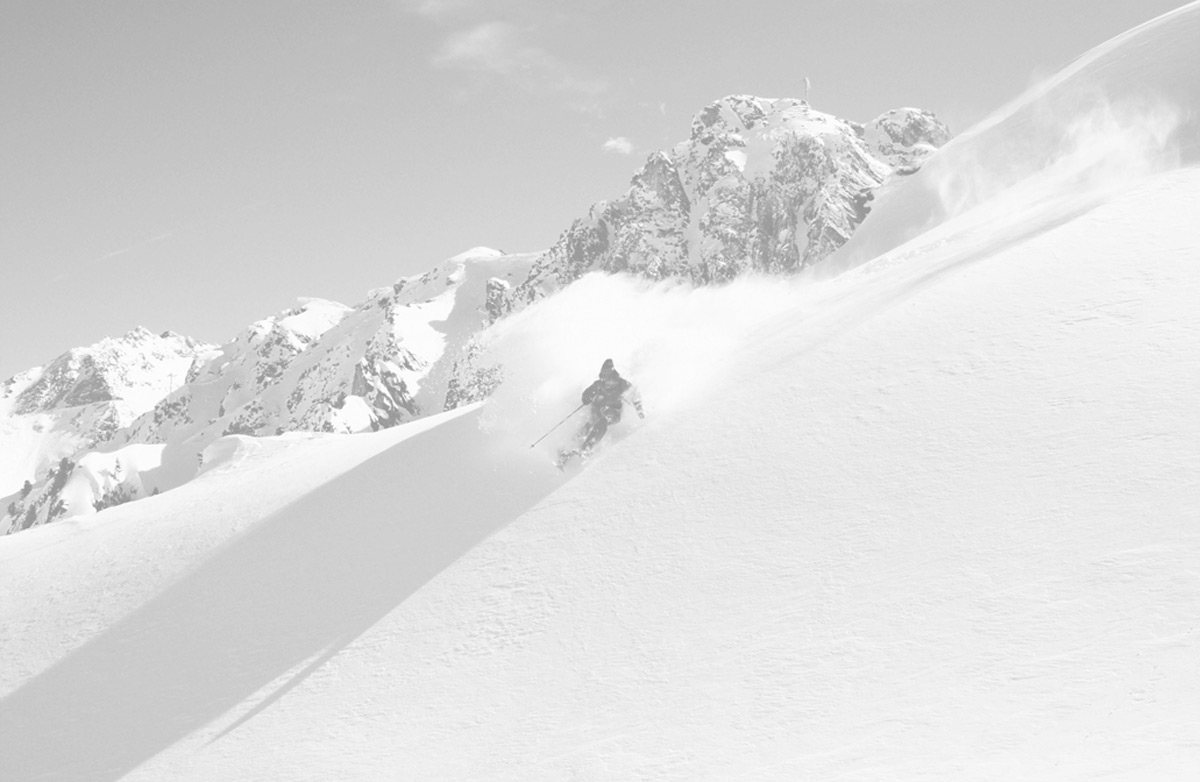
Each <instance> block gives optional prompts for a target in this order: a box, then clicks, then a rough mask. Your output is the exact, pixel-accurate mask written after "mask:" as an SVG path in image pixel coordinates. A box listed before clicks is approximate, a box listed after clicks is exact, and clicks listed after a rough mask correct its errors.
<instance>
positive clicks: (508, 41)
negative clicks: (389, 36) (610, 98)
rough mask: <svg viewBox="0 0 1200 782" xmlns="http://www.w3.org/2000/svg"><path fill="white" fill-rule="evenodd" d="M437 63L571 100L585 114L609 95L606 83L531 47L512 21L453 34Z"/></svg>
mask: <svg viewBox="0 0 1200 782" xmlns="http://www.w3.org/2000/svg"><path fill="white" fill-rule="evenodd" d="M433 64H434V65H435V66H437V67H440V68H451V69H456V70H462V71H468V72H472V73H476V74H481V75H486V76H491V77H495V78H500V79H502V80H504V81H506V82H508V83H509V84H512V85H513V86H515V87H517V88H519V89H522V90H524V91H526V92H530V93H535V94H536V93H550V94H557V95H562V96H566V97H568V98H570V100H569V101H568V105H570V106H571V107H572V108H576V109H578V110H582V111H589V110H594V106H593V105H592V104H591V103H589V101H594V99H595V98H598V97H599V96H600V95H602V94H604V93H605V92H607V91H608V84H607V82H605V81H603V80H602V79H591V78H586V77H583V76H580V75H577V74H576V73H575V72H574V70H573V69H572V68H571V66H570V65H568V64H567V63H566V62H564V61H563V60H561V59H560V58H558V57H555V56H554V55H553V54H551V53H550V52H548V51H546V50H545V49H542V48H539V47H537V46H534V45H532V44H530V43H528V42H527V41H526V40H525V39H524V36H523V35H522V33H521V31H520V30H518V29H517V28H516V27H515V26H514V25H512V24H509V23H507V22H486V23H484V24H479V25H476V26H474V27H471V28H468V29H465V30H459V31H457V32H454V33H451V34H450V36H449V37H447V38H446V40H445V41H444V42H443V43H442V46H441V48H440V49H439V50H438V51H437V53H436V54H435V55H434V57H433ZM581 99H582V100H581Z"/></svg>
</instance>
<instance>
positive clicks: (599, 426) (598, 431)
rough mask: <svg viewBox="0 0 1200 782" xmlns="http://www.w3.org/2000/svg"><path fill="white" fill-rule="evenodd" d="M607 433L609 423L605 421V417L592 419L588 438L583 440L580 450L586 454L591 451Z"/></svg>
mask: <svg viewBox="0 0 1200 782" xmlns="http://www.w3.org/2000/svg"><path fill="white" fill-rule="evenodd" d="M607 431H608V421H606V420H605V418H604V416H596V417H595V418H594V419H592V422H591V426H590V429H589V431H588V433H587V437H584V438H583V443H582V444H581V445H580V446H579V450H580V451H583V452H585V453H586V452H587V451H590V450H591V449H592V446H593V445H595V444H596V443H598V442H600V438H601V437H603V436H604V433H605V432H607Z"/></svg>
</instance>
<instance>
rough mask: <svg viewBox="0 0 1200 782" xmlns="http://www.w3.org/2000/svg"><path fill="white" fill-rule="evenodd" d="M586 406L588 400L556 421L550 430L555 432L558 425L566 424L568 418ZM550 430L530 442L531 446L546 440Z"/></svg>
mask: <svg viewBox="0 0 1200 782" xmlns="http://www.w3.org/2000/svg"><path fill="white" fill-rule="evenodd" d="M585 407H587V402H584V403H583V404H581V405H580V406H579V407H577V408H575V409H574V410H572V411H571V412H570V413H569V414H568V415H567V417H566V418H564V419H563V420H561V421H559V422H558V423H556V424H555V425H554V426H552V427H550V432H553V431H554V430H555V429H557V428H558V427H560V426H562V425H563V424H565V423H566V422H567V421H568V420H570V418H571V416H573V415H575V414H576V413H578V412H579V411H580V410H582V409H583V408H585ZM550 432H546V433H545V434H544V435H542V436H541V437H539V438H538V439H536V440H534V441H533V442H532V443H530V444H529V447H530V448H532V447H533V446H535V445H537V444H538V443H540V442H541V441H542V440H545V439H546V438H547V437H549V436H550Z"/></svg>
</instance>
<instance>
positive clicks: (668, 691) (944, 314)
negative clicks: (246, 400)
mask: <svg viewBox="0 0 1200 782" xmlns="http://www.w3.org/2000/svg"><path fill="white" fill-rule="evenodd" d="M1148 41H1149V42H1148ZM1197 52H1200V5H1197V4H1193V5H1191V6H1188V7H1186V8H1184V9H1181V11H1179V12H1176V13H1175V14H1173V15H1168V17H1164V18H1163V19H1161V20H1159V21H1158V22H1157V23H1155V24H1153V25H1149V26H1145V27H1143V28H1139V29H1138V30H1136V31H1133V32H1132V33H1130V34H1128V35H1126V36H1122V37H1121V38H1119V39H1116V40H1115V41H1114V42H1112V43H1110V44H1106V45H1105V46H1104V47H1100V49H1098V50H1097V51H1096V52H1095V53H1094V56H1090V57H1085V58H1081V60H1080V61H1079V62H1077V63H1076V65H1074V66H1072V69H1071V70H1070V71H1069V73H1068V74H1067V76H1064V77H1062V78H1057V79H1052V80H1051V82H1050V83H1049V85H1048V86H1046V87H1045V88H1044V89H1042V90H1040V91H1039V90H1034V91H1033V92H1032V93H1031V94H1030V95H1028V96H1026V97H1025V98H1024V99H1023V102H1018V103H1017V104H1014V105H1013V106H1010V107H1006V108H1005V109H1004V110H1003V111H1001V112H1000V113H999V114H998V115H997V118H996V119H995V120H994V121H992V122H990V123H985V124H984V126H983V127H981V128H980V129H978V130H977V131H975V132H968V133H967V134H964V136H963V137H961V138H960V139H958V140H956V141H955V142H954V143H953V144H951V145H950V146H948V147H947V148H946V149H945V150H943V151H942V152H940V153H938V156H935V157H934V158H933V159H931V161H930V163H929V164H928V165H927V166H926V168H925V169H924V170H923V171H922V172H920V173H919V174H918V175H916V176H914V177H910V178H907V179H905V180H902V181H899V182H898V183H897V184H896V186H895V187H894V189H893V190H891V192H888V193H884V194H883V195H882V196H881V197H880V198H879V199H878V200H877V202H876V205H875V211H874V212H873V213H872V215H871V217H870V218H869V219H868V221H867V222H866V223H864V225H863V227H862V229H861V231H860V233H859V234H858V235H856V238H855V239H854V240H853V241H852V242H851V244H850V245H848V246H847V247H846V248H845V250H844V252H843V253H842V254H840V255H839V256H837V257H835V258H834V264H833V266H836V267H837V268H839V269H841V270H843V273H842V274H840V275H837V276H828V275H825V276H822V275H811V276H808V277H803V278H799V279H790V280H762V279H745V280H741V281H738V282H736V283H734V284H732V285H729V286H727V287H723V288H705V289H700V290H691V289H688V288H685V287H682V286H679V285H671V284H657V285H656V284H651V283H647V282H644V281H640V280H633V279H627V278H622V277H604V276H593V277H588V278H585V279H583V280H582V281H580V282H578V283H576V284H574V285H572V286H570V287H568V288H567V289H566V290H564V291H563V292H561V293H560V294H558V295H556V296H554V297H552V298H550V299H548V300H546V301H544V302H542V303H540V304H538V305H536V306H534V307H531V308H529V309H528V310H526V311H524V312H522V313H520V314H519V315H518V316H516V317H514V318H511V319H509V320H507V321H505V322H504V323H503V325H502V326H501V328H499V329H497V330H496V331H495V332H494V334H493V339H492V340H491V342H490V343H489V345H488V347H487V350H486V354H485V355H486V356H487V357H488V358H489V359H490V360H493V361H496V362H499V363H502V364H503V366H504V369H505V377H506V381H505V383H504V384H503V385H502V386H501V387H500V389H499V390H498V391H497V393H496V395H495V396H494V397H493V398H492V399H491V400H490V401H488V402H486V403H484V404H481V405H476V406H472V407H469V408H465V409H461V410H457V411H454V412H452V413H447V414H443V415H441V416H436V417H433V418H429V419H425V420H422V421H419V422H416V423H413V424H409V425H406V426H402V427H399V428H396V429H392V430H387V431H383V432H379V433H375V434H368V435H345V436H332V435H288V436H284V437H280V438H265V439H262V440H255V439H252V438H227V439H225V440H221V441H219V442H218V443H216V444H215V445H213V446H211V447H210V451H209V452H208V454H207V456H206V469H205V471H204V472H203V473H202V474H201V475H200V476H199V477H198V478H197V479H195V480H193V481H191V482H189V483H187V484H185V485H184V486H182V487H180V488H178V489H175V490H173V491H170V492H166V493H164V494H162V495H160V496H157V497H153V498H150V499H147V500H143V501H140V502H137V503H132V504H129V505H125V506H121V507H117V508H112V509H109V510H106V511H104V512H102V513H100V514H98V515H96V516H92V517H89V518H87V519H82V520H77V521H67V522H61V523H56V524H53V525H48V526H45V527H38V528H35V529H33V530H30V531H27V532H24V533H21V534H19V535H15V536H10V537H7V538H3V539H0V595H3V600H0V628H2V631H0V659H3V660H5V665H4V666H3V667H0V697H2V700H0V738H2V741H0V769H3V770H4V772H5V773H4V774H3V776H4V778H5V779H9V778H11V779H17V780H35V779H37V780H42V779H46V780H49V779H54V780H116V779H128V780H139V781H140V780H146V781H147V782H148V781H149V780H155V781H158V780H195V781H196V782H201V781H205V782H207V781H210V780H267V779H270V780H311V779H337V780H364V781H365V780H379V779H513V780H518V779H519V780H527V779H547V780H558V779H591V780H602V779H603V780H608V779H611V780H629V779H680V780H683V779H688V780H691V779H748V780H749V779H753V780H761V779H780V780H785V779H786V780H794V779H834V778H837V779H864V780H865V779H918V778H919V779H954V780H960V779H1056V780H1058V779H1094V778H1098V777H1106V778H1118V779H1188V778H1191V777H1192V776H1193V775H1194V774H1195V770H1196V769H1197V768H1200V667H1198V666H1197V664H1196V661H1197V660H1200V566H1198V564H1197V563H1200V469H1198V468H1200V407H1198V406H1197V404H1196V400H1197V399H1198V398H1200V350H1197V346H1198V345H1200V310H1198V309H1197V306H1196V303H1197V302H1198V301H1200V223H1198V222H1197V220H1196V215H1197V214H1200V168H1197V167H1196V165H1195V163H1196V161H1197V146H1196V143H1197V135H1196V125H1195V117H1196V116H1197V114H1196V112H1197V111H1198V110H1200V96H1198V95H1197V91H1198V90H1200V87H1198V86H1197V84H1196V83H1195V80H1194V74H1195V73H1196V72H1197V71H1196V70H1195V69H1194V67H1193V66H1195V65H1196V59H1197V57H1200V55H1198V54H1197ZM1189 69H1191V70H1189ZM1080 80H1083V82H1082V83H1083V84H1084V86H1086V87H1087V91H1088V94H1095V92H1094V91H1095V90H1102V89H1103V88H1104V87H1105V86H1106V85H1112V86H1113V89H1112V94H1111V95H1109V98H1113V96H1116V98H1119V97H1120V95H1121V94H1123V93H1131V92H1133V91H1135V89H1136V90H1140V91H1141V92H1142V93H1143V94H1146V95H1149V93H1151V92H1154V93H1155V95H1154V96H1153V99H1154V105H1155V106H1158V107H1165V108H1163V109H1162V110H1161V111H1159V110H1158V109H1156V110H1154V111H1149V112H1146V113H1143V114H1140V115H1139V114H1136V113H1135V114H1133V115H1131V114H1128V113H1126V112H1125V110H1124V109H1122V108H1121V107H1122V106H1126V105H1128V104H1125V103H1122V102H1121V101H1120V100H1116V99H1115V98H1113V99H1112V100H1106V102H1104V103H1103V105H1104V106H1106V107H1108V108H1105V109H1104V110H1103V111H1102V112H1101V114H1100V115H1097V114H1096V113H1095V112H1096V110H1097V109H1096V106H1097V104H1096V103H1095V102H1092V101H1085V102H1084V103H1083V104H1078V103H1076V102H1073V101H1072V100H1068V98H1069V96H1070V95H1071V94H1075V95H1078V94H1081V93H1079V92H1074V93H1072V92H1064V91H1067V90H1068V89H1069V88H1072V85H1078V84H1080V83H1081V82H1080ZM1089 80H1090V81H1089ZM1078 106H1082V111H1083V112H1084V113H1083V114H1081V115H1070V114H1067V115H1060V114H1057V113H1055V112H1064V111H1069V110H1071V109H1072V108H1073V107H1078ZM1047 112H1049V113H1047ZM1073 116H1074V118H1076V119H1080V118H1090V117H1095V116H1103V117H1111V118H1114V120H1113V122H1111V123H1107V122H1100V123H1098V124H1093V125H1091V127H1092V128H1093V130H1094V132H1091V131H1089V132H1088V133H1086V134H1080V133H1068V134H1066V135H1065V136H1063V135H1055V136H1054V137H1053V138H1049V139H1045V138H1043V136H1042V135H1040V133H1038V132H1032V131H1031V129H1033V131H1036V130H1037V128H1040V127H1042V125H1041V124H1039V123H1040V122H1042V121H1043V120H1046V119H1049V120H1053V122H1051V124H1055V123H1057V124H1058V126H1061V127H1067V126H1069V125H1070V121H1071V120H1072V117H1073ZM1034 118H1041V119H1036V120H1035V119H1034ZM1080 121H1083V119H1080ZM1087 121H1088V122H1089V123H1090V122H1091V120H1090V119H1089V120H1087ZM1064 139H1065V140H1064ZM1131 139H1132V141H1131ZM1043 142H1044V143H1043ZM1031 144H1033V145H1034V148H1036V150H1037V152H1038V157H1037V165H1032V166H1029V167H1028V169H1027V170H1023V171H1022V170H1020V166H1016V165H1015V164H1014V169H1013V171H1015V172H1016V173H1015V174H1014V173H1013V172H1010V171H1001V170H998V169H997V168H996V167H997V166H1003V165H1006V162H1005V161H1006V160H1007V158H1006V157H1005V155H1004V152H1003V150H1005V149H1015V148H1020V149H1024V150H1029V149H1030V148H1031V147H1030V145H1031ZM1038 144H1042V146H1038ZM1114 150H1115V151H1117V152H1119V153H1120V156H1119V159H1118V158H1115V157H1114V154H1115V152H1114ZM964 160H973V161H977V162H979V164H980V166H981V168H979V169H978V170H977V172H976V173H972V174H970V175H971V176H973V177H975V178H974V179H972V180H971V181H972V182H999V183H1000V184H998V185H991V184H989V185H988V186H987V187H980V188H977V189H974V190H972V191H971V192H973V193H975V195H972V196H971V197H970V198H966V199H963V198H950V197H948V196H947V193H949V192H953V193H962V192H965V190H964V188H967V189H970V188H968V187H967V185H966V184H964V182H966V180H964V179H962V178H961V177H964V176H967V175H968V173H970V171H971V170H970V169H969V168H967V167H964V166H958V165H951V164H953V163H954V162H955V161H960V162H961V161H964ZM945 161H950V163H946V162H945ZM989 172H990V173H989ZM951 174H953V176H952V175H951ZM955 177H959V178H957V179H956V178H955ZM947 183H951V184H953V185H954V187H951V188H950V189H947V188H948V187H949V185H947ZM955 183H957V184H955ZM971 187H974V186H973V185H972V186H971ZM954 188H958V189H954ZM610 357H611V358H613V359H614V360H615V362H616V365H617V367H618V369H620V370H621V371H622V373H623V374H625V375H626V376H627V377H629V379H630V380H632V381H633V382H634V383H636V384H637V385H638V387H639V389H640V391H641V393H642V396H643V398H644V400H645V405H646V411H647V418H646V420H645V421H639V420H637V419H636V418H634V417H632V416H629V417H627V419H626V420H625V421H623V422H622V423H621V424H620V425H618V426H617V427H615V428H614V430H613V431H612V433H611V434H610V436H609V437H608V438H607V439H606V440H605V442H604V444H603V446H602V447H601V448H600V449H599V451H598V452H597V453H596V454H595V455H594V456H593V457H592V458H591V459H590V460H589V461H588V462H587V463H586V464H585V465H582V466H573V467H571V468H569V469H568V470H567V471H566V472H559V471H558V470H556V469H555V468H554V467H553V465H552V460H553V455H554V451H555V449H556V448H557V447H559V446H560V445H561V444H562V443H564V442H566V439H567V438H568V437H569V436H570V434H571V432H572V431H573V429H574V427H576V426H578V425H579V423H580V421H579V420H578V419H572V420H569V421H568V422H567V423H566V424H564V425H563V426H562V427H560V428H559V429H558V430H555V433H554V434H552V435H551V436H550V437H547V438H546V439H545V440H543V441H542V442H541V443H539V444H538V445H537V446H536V447H531V444H532V443H533V442H534V441H535V440H536V439H537V438H538V437H540V436H542V435H543V434H545V433H546V432H547V430H549V429H550V428H551V427H553V426H554V425H555V424H556V423H557V422H558V421H559V420H561V419H562V418H563V417H564V416H566V415H567V414H568V413H569V412H570V411H571V410H572V408H574V407H575V406H576V405H578V404H579V402H578V393H579V391H580V390H581V388H582V387H583V386H584V385H586V384H587V383H588V382H590V380H591V379H592V377H593V376H594V375H595V372H596V370H597V369H598V368H599V364H600V362H601V361H602V360H603V359H605V358H610ZM581 415H582V414H581Z"/></svg>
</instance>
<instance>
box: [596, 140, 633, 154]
mask: <svg viewBox="0 0 1200 782" xmlns="http://www.w3.org/2000/svg"><path fill="white" fill-rule="evenodd" d="M603 149H604V151H605V152H615V153H617V154H618V155H632V154H633V142H632V141H630V140H629V139H627V138H625V137H624V136H617V137H615V138H610V139H609V140H608V141H605V142H604V147H603Z"/></svg>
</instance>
